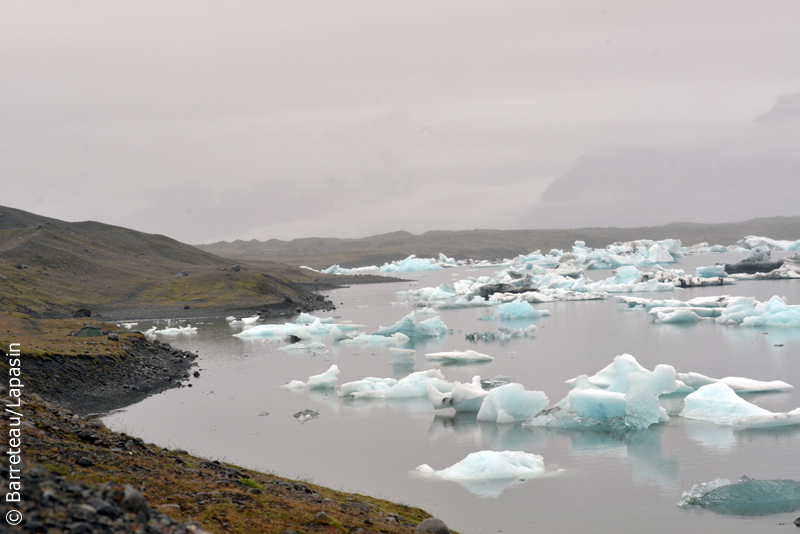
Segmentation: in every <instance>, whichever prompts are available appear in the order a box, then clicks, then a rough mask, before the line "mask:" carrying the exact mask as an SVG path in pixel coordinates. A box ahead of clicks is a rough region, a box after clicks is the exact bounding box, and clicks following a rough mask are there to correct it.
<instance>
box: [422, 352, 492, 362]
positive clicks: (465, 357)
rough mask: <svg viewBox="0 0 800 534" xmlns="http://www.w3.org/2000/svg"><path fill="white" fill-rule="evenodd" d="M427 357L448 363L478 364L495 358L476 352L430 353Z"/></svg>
mask: <svg viewBox="0 0 800 534" xmlns="http://www.w3.org/2000/svg"><path fill="white" fill-rule="evenodd" d="M425 357H426V358H427V359H429V360H434V361H444V362H448V363H476V362H491V361H493V360H494V356H489V355H488V354H482V353H480V352H476V351H474V350H466V351H451V352H428V353H426V354H425Z"/></svg>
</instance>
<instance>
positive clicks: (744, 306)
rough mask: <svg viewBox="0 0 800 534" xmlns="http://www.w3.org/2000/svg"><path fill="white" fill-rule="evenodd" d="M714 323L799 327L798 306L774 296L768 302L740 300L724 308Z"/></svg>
mask: <svg viewBox="0 0 800 534" xmlns="http://www.w3.org/2000/svg"><path fill="white" fill-rule="evenodd" d="M716 321H717V322H718V323H722V324H740V325H741V326H751V327H755V326H758V327H766V326H780V327H792V328H797V327H800V305H790V304H787V303H786V302H785V301H784V300H783V299H782V298H781V297H779V296H777V295H775V296H773V297H772V298H771V299H769V301H768V302H758V301H757V300H756V299H754V298H746V299H740V300H737V301H736V302H734V303H732V304H730V305H729V306H728V307H727V308H725V309H724V310H723V311H722V313H721V314H720V316H719V317H717V319H716Z"/></svg>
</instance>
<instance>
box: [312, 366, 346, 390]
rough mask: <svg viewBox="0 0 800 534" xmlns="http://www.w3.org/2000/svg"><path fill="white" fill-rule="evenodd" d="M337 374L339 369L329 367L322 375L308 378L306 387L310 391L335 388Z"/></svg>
mask: <svg viewBox="0 0 800 534" xmlns="http://www.w3.org/2000/svg"><path fill="white" fill-rule="evenodd" d="M338 374H339V367H338V366H337V365H331V366H330V368H329V369H328V370H327V371H325V372H324V373H322V374H319V375H314V376H309V377H308V382H306V385H307V386H308V387H309V388H311V389H332V388H334V387H336V386H334V384H335V383H336V380H338V378H336V377H337V375H338Z"/></svg>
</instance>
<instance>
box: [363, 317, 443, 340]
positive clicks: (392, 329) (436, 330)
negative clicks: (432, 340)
mask: <svg viewBox="0 0 800 534" xmlns="http://www.w3.org/2000/svg"><path fill="white" fill-rule="evenodd" d="M446 332H447V325H445V324H444V323H443V322H442V320H441V319H440V318H439V316H438V315H437V316H436V317H431V318H430V319H425V320H424V321H420V322H417V317H416V315H415V314H414V312H413V311H412V312H411V313H409V314H408V315H406V316H405V317H403V318H402V319H400V320H399V321H397V322H396V323H395V324H393V325H392V326H382V327H380V328H378V330H376V331H375V333H374V334H373V335H376V336H391V335H393V334H396V333H401V334H404V335H406V336H408V337H409V338H427V337H440V336H443V335H445V333H446Z"/></svg>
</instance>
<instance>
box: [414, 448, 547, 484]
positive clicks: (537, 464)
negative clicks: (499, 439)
mask: <svg viewBox="0 0 800 534" xmlns="http://www.w3.org/2000/svg"><path fill="white" fill-rule="evenodd" d="M417 470H419V471H421V472H424V473H431V472H433V473H435V474H436V475H437V476H440V477H442V478H444V479H448V480H464V479H493V478H506V479H516V478H528V477H531V476H535V475H539V474H541V473H544V471H545V467H544V458H542V457H541V456H539V455H538V454H531V453H527V452H519V451H480V452H473V453H471V454H468V455H467V457H466V458H464V459H463V460H461V461H460V462H458V463H456V464H454V465H452V466H450V467H448V468H446V469H442V470H441V471H434V470H433V469H432V468H431V467H430V466H428V465H427V464H423V465H421V466H420V467H418V468H417Z"/></svg>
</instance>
